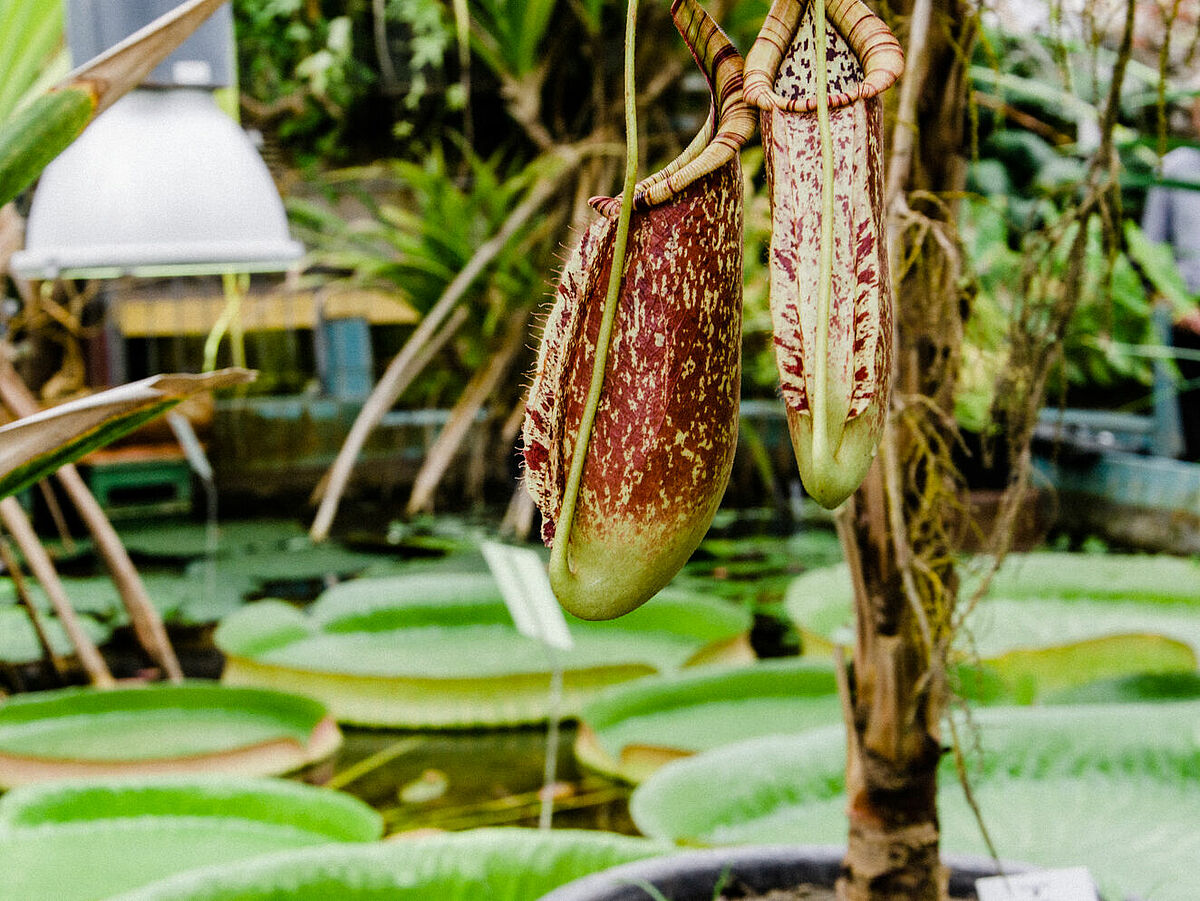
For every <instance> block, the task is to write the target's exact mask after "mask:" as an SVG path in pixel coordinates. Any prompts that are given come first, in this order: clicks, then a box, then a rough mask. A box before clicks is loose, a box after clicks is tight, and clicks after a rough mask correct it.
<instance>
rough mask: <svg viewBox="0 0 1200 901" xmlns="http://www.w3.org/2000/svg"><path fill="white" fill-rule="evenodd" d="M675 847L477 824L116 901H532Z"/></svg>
mask: <svg viewBox="0 0 1200 901" xmlns="http://www.w3.org/2000/svg"><path fill="white" fill-rule="evenodd" d="M666 850H668V847H667V846H664V845H662V844H660V843H656V842H652V841H647V840H646V839H638V838H630V837H628V836H621V835H613V834H611V833H605V832H596V831H587V832H585V831H581V830H571V829H558V830H554V831H553V832H543V831H538V830H533V829H515V828H512V829H477V830H472V831H469V832H459V833H451V834H444V835H432V836H427V837H424V838H419V839H412V840H405V841H395V842H387V843H383V844H375V845H370V846H355V847H351V846H345V845H343V846H339V847H326V848H312V849H306V850H303V851H294V852H286V853H281V854H272V855H269V856H265V857H260V858H258V859H256V860H251V861H246V862H244V863H240V864H237V865H235V866H223V867H205V868H203V869H199V870H193V871H191V872H188V873H181V874H179V875H178V876H175V877H172V878H169V879H165V880H163V881H161V882H159V883H157V884H154V885H149V886H146V887H145V888H143V889H141V890H139V891H134V892H130V893H128V894H124V895H120V896H118V897H114V898H112V899H110V901H235V899H236V901H268V899H271V901H275V899H282V898H314V899H315V898H329V899H334V898H336V899H338V901H428V899H433V898H436V899H438V901H478V899H481V898H486V899H489V901H530V899H533V898H539V897H541V896H542V895H543V894H545V893H546V892H549V891H551V890H552V889H555V888H557V887H558V886H560V885H564V884H566V883H568V882H570V881H572V880H574V879H577V878H579V877H581V876H586V875H587V874H589V873H594V872H597V871H599V870H603V869H607V868H609V867H612V866H617V865H618V864H622V863H628V862H630V861H633V860H641V859H643V858H646V857H650V856H653V855H655V854H661V853H664V852H665V851H666Z"/></svg>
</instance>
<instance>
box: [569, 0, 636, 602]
mask: <svg viewBox="0 0 1200 901" xmlns="http://www.w3.org/2000/svg"><path fill="white" fill-rule="evenodd" d="M636 31H637V0H629V4H628V7H627V11H626V15H625V185H624V187H623V189H622V191H621V212H620V215H619V216H618V218H617V234H616V240H615V241H614V242H613V258H612V270H611V271H610V272H609V276H608V293H607V294H606V295H605V297H604V312H603V314H602V316H601V319H600V332H599V334H598V335H597V337H596V357H595V359H594V360H593V362H592V380H591V383H590V384H589V385H588V395H587V400H586V401H585V402H584V405H583V415H582V416H581V417H580V419H579V431H578V432H577V433H576V434H575V446H574V450H573V452H572V454H571V471H570V473H569V474H568V475H567V484H566V488H565V490H564V491H563V502H562V507H561V508H560V509H559V514H558V523H557V527H556V529H555V533H554V546H553V547H552V548H551V549H550V574H551V576H552V578H553V580H555V581H559V580H562V579H566V578H568V577H570V575H571V569H570V563H569V561H568V559H567V549H568V547H569V546H570V543H571V527H572V525H573V524H574V521H575V507H576V504H577V503H578V501H579V489H580V484H581V482H582V481H583V466H584V463H585V462H586V461H587V452H588V444H589V442H590V440H591V437H592V426H593V424H594V423H595V421H596V411H597V409H599V407H600V396H601V394H602V393H603V391H604V372H605V368H606V367H607V365H608V349H609V345H610V344H611V343H612V333H613V324H614V323H615V322H616V318H617V303H618V301H619V299H620V296H621V280H622V277H623V275H624V270H625V246H626V244H627V243H628V241H629V220H630V217H631V216H632V214H633V189H634V187H635V185H636V184H637V165H638V137H637V94H636V92H635V88H634V79H633V63H634V53H633V50H634V38H635V35H636ZM560 584H565V582H560Z"/></svg>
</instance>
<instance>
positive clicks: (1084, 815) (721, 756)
mask: <svg viewBox="0 0 1200 901" xmlns="http://www.w3.org/2000/svg"><path fill="white" fill-rule="evenodd" d="M974 723H975V725H974V726H972V727H967V726H965V725H963V724H960V733H961V734H962V735H963V736H964V740H965V741H967V742H969V743H970V744H971V745H972V746H974V745H975V744H976V743H977V744H978V745H979V747H980V748H982V751H981V752H980V753H978V754H975V753H973V752H970V751H968V753H967V759H968V761H969V766H970V767H971V773H972V791H973V794H974V796H975V797H976V799H977V800H978V802H979V806H980V809H981V810H982V813H983V817H984V822H985V823H986V824H987V828H988V830H989V832H990V833H991V835H992V837H993V839H994V840H995V843H996V850H997V851H998V853H999V855H1000V856H1001V857H1002V858H1010V859H1019V860H1028V861H1030V862H1033V863H1038V864H1042V865H1045V866H1069V865H1085V866H1087V867H1089V868H1090V869H1091V871H1092V872H1093V874H1094V875H1095V876H1096V877H1097V878H1098V879H1099V880H1100V881H1101V882H1102V884H1103V885H1105V886H1106V887H1107V888H1108V890H1109V892H1110V897H1125V896H1126V895H1129V894H1132V893H1136V894H1138V895H1139V896H1142V897H1147V898H1155V899H1161V901H1184V899H1186V898H1191V897H1192V896H1193V894H1194V890H1193V888H1192V886H1191V885H1190V884H1187V885H1180V884H1174V885H1172V884H1170V882H1171V880H1175V882H1178V881H1179V880H1178V863H1179V861H1181V860H1192V859H1195V858H1196V855H1197V854H1198V853H1200V833H1198V832H1197V831H1196V828H1195V825H1196V812H1197V811H1198V810H1200V783H1198V782H1197V781H1196V773H1197V772H1200V701H1176V702H1166V701H1164V702H1161V703H1144V704H1097V705H1082V706H1077V707H1046V708H992V709H987V710H981V711H978V712H976V714H975V715H974ZM973 729H977V730H978V731H977V732H974V731H972V730H973ZM844 755H845V735H844V731H843V729H842V728H841V727H838V726H834V727H823V728H819V729H811V730H807V731H805V732H802V733H798V734H796V735H791V736H782V737H781V736H768V737H764V738H758V739H750V740H747V741H742V742H737V743H734V744H730V745H725V746H723V747H720V748H717V749H714V750H712V751H706V752H704V753H702V754H698V755H696V756H694V757H690V758H687V759H683V760H679V761H676V762H674V763H671V764H669V765H667V766H665V767H663V768H662V769H660V770H659V771H658V772H656V773H655V774H654V775H652V776H651V777H650V778H649V779H647V780H646V781H645V782H644V783H643V784H642V785H641V786H640V787H639V788H638V789H637V790H636V791H635V793H634V795H633V798H632V800H631V805H630V809H631V813H632V814H633V817H634V821H635V822H636V823H637V825H638V828H639V829H641V830H642V832H644V833H645V834H647V835H650V836H654V837H658V838H663V839H670V840H674V841H677V842H684V843H688V844H695V843H699V844H735V843H739V844H740V843H744V842H781V841H784V842H821V843H826V844H828V843H830V842H835V841H839V840H840V839H841V838H842V837H843V836H844V834H845V831H846V817H845V803H846V802H845V797H844V790H845V778H844V767H845V759H844ZM940 781H941V784H942V789H943V791H942V803H941V805H940V810H941V819H942V823H943V846H944V847H945V848H946V850H949V851H961V852H974V853H986V852H987V849H986V847H985V844H984V842H983V839H982V837H981V835H980V832H979V830H978V827H977V826H976V825H975V823H974V819H973V815H972V814H971V811H970V806H969V804H968V803H967V801H966V799H965V798H964V797H963V795H962V791H961V789H960V788H958V782H957V777H956V775H955V773H954V771H953V767H952V765H951V762H950V761H947V762H946V764H945V765H944V766H943V769H942V772H941V780H940ZM713 785H720V786H721V791H719V792H714V791H712V790H711V786H713Z"/></svg>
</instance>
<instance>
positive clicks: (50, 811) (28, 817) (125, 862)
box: [0, 776, 382, 901]
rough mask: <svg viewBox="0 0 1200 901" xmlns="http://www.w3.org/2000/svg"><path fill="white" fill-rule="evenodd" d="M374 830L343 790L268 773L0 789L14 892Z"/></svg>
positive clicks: (65, 896) (137, 874) (6, 863)
mask: <svg viewBox="0 0 1200 901" xmlns="http://www.w3.org/2000/svg"><path fill="white" fill-rule="evenodd" d="M381 832H382V821H381V819H380V817H379V815H378V814H376V813H375V812H374V811H372V810H371V809H370V808H369V807H367V806H366V805H365V804H363V803H362V802H360V801H358V800H356V799H354V798H352V797H350V796H349V795H344V794H341V793H338V792H333V791H328V790H325V789H318V788H313V787H311V786H307V785H301V784H298V783H293V782H286V781H283V780H276V779H245V778H234V777H213V776H206V777H192V778H187V779H183V778H174V779H169V780H165V779H157V780H145V779H133V780H129V779H122V780H118V781H111V782H70V783H54V784H45V785H39V786H26V787H25V788H21V789H16V790H14V791H13V792H11V793H9V794H8V795H5V796H4V798H3V799H0V885H3V886H4V897H6V898H13V899H17V898H19V899H21V901H91V899H101V898H108V897H109V896H111V895H113V894H116V893H121V892H124V891H127V890H130V889H133V888H136V887H138V886H141V885H145V884H147V883H150V882H153V881H155V880H158V879H162V878H163V877H166V876H169V875H171V874H173V873H178V872H180V871H183V870H189V869H192V868H195V867H200V866H204V865H208V864H214V865H215V864H220V865H221V866H222V867H226V866H229V865H231V864H232V863H233V862H234V861H239V860H244V859H246V858H251V857H256V856H258V855H262V854H267V853H271V852H277V851H283V850H287V849H294V848H303V847H308V846H312V845H321V844H329V843H334V842H369V841H372V840H373V839H376V838H378V837H379V835H380V833H381Z"/></svg>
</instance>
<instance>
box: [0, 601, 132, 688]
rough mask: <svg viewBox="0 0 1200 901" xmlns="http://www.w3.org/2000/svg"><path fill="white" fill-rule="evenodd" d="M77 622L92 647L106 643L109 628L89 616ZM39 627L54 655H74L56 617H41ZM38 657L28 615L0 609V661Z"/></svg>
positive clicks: (38, 647)
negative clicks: (93, 644) (45, 635)
mask: <svg viewBox="0 0 1200 901" xmlns="http://www.w3.org/2000/svg"><path fill="white" fill-rule="evenodd" d="M79 623H80V625H81V626H82V627H83V631H84V632H85V633H86V634H87V636H88V637H89V638H91V639H92V641H93V642H95V643H96V644H100V643H102V642H104V641H106V640H107V639H108V637H109V635H110V634H112V630H111V629H110V628H108V627H106V626H103V625H101V624H100V623H98V622H96V620H95V619H93V618H92V617H90V616H87V615H80V616H79ZM42 624H43V626H45V629H46V633H47V636H48V637H49V639H50V646H51V647H52V648H53V649H54V652H55V653H56V654H60V655H62V656H68V655H70V654H72V653H74V651H75V645H74V644H73V643H72V642H71V639H69V638H68V637H67V633H66V631H65V630H64V629H63V627H62V623H60V622H59V621H58V619H57V617H53V616H50V615H49V614H43V616H42ZM42 655H43V652H42V645H41V643H40V642H39V641H38V637H37V632H35V631H34V628H33V624H32V623H31V622H30V621H29V614H28V613H26V612H25V610H24V609H22V608H20V607H12V606H3V607H0V660H3V661H4V662H6V663H31V662H33V661H35V660H41V659H42ZM0 710H3V708H0Z"/></svg>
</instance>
